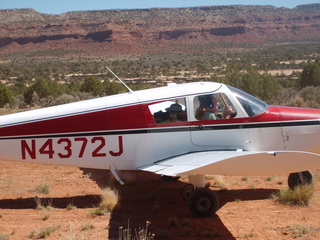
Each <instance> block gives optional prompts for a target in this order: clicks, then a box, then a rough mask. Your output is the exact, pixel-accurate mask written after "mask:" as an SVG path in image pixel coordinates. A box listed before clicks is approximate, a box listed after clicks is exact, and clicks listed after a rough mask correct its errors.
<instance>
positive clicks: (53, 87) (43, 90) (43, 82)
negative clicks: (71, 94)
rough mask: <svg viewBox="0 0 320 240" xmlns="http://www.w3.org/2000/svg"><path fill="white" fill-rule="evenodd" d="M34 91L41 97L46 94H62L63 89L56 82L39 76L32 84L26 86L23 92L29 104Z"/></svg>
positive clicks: (54, 95)
mask: <svg viewBox="0 0 320 240" xmlns="http://www.w3.org/2000/svg"><path fill="white" fill-rule="evenodd" d="M35 93H36V95H37V96H38V97H39V98H40V99H41V98H45V97H48V96H52V97H58V96H60V95H61V94H63V91H62V88H61V87H60V86H59V85H58V84H57V83H56V82H53V81H51V80H47V79H45V78H43V77H40V78H38V79H37V80H36V81H35V82H34V84H32V85H31V86H30V87H28V89H27V91H26V93H25V94H24V97H25V100H26V103H28V104H30V103H31V102H32V97H33V96H34V94H35Z"/></svg>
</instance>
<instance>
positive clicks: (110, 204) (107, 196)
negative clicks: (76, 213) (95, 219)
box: [91, 187, 120, 216]
mask: <svg viewBox="0 0 320 240" xmlns="http://www.w3.org/2000/svg"><path fill="white" fill-rule="evenodd" d="M119 198H120V194H119V191H118V190H116V189H112V188H109V187H107V188H104V189H102V194H101V195H100V203H99V205H98V207H97V208H95V209H94V210H93V211H91V214H92V215H93V216H101V215H105V214H107V213H109V212H111V211H112V210H113V209H114V208H115V207H116V205H117V204H118V201H119Z"/></svg>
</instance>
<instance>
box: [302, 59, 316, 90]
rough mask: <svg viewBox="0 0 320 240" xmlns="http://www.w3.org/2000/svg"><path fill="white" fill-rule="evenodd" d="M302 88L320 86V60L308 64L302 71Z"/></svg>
mask: <svg viewBox="0 0 320 240" xmlns="http://www.w3.org/2000/svg"><path fill="white" fill-rule="evenodd" d="M300 85H301V87H306V86H320V58H318V59H316V60H315V62H313V63H311V62H308V63H307V64H306V65H305V66H304V68H303V71H302V74H301V79H300Z"/></svg>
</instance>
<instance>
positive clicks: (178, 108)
mask: <svg viewBox="0 0 320 240" xmlns="http://www.w3.org/2000/svg"><path fill="white" fill-rule="evenodd" d="M149 110H150V112H151V114H152V115H153V117H154V120H155V122H156V123H172V122H186V121H187V119H188V118H187V109H186V100H185V98H176V99H171V100H167V101H162V102H158V103H155V104H150V105H149Z"/></svg>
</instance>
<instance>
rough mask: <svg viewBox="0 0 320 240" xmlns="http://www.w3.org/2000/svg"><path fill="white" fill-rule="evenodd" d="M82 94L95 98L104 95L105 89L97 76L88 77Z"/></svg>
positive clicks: (81, 89) (82, 87) (82, 86)
mask: <svg viewBox="0 0 320 240" xmlns="http://www.w3.org/2000/svg"><path fill="white" fill-rule="evenodd" d="M80 91H81V92H86V93H91V94H92V95H94V96H97V95H100V96H102V95H103V94H104V87H103V84H102V83H101V82H100V80H99V79H98V78H97V77H95V76H89V77H86V78H85V80H84V82H83V84H82V85H81V88H80Z"/></svg>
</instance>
